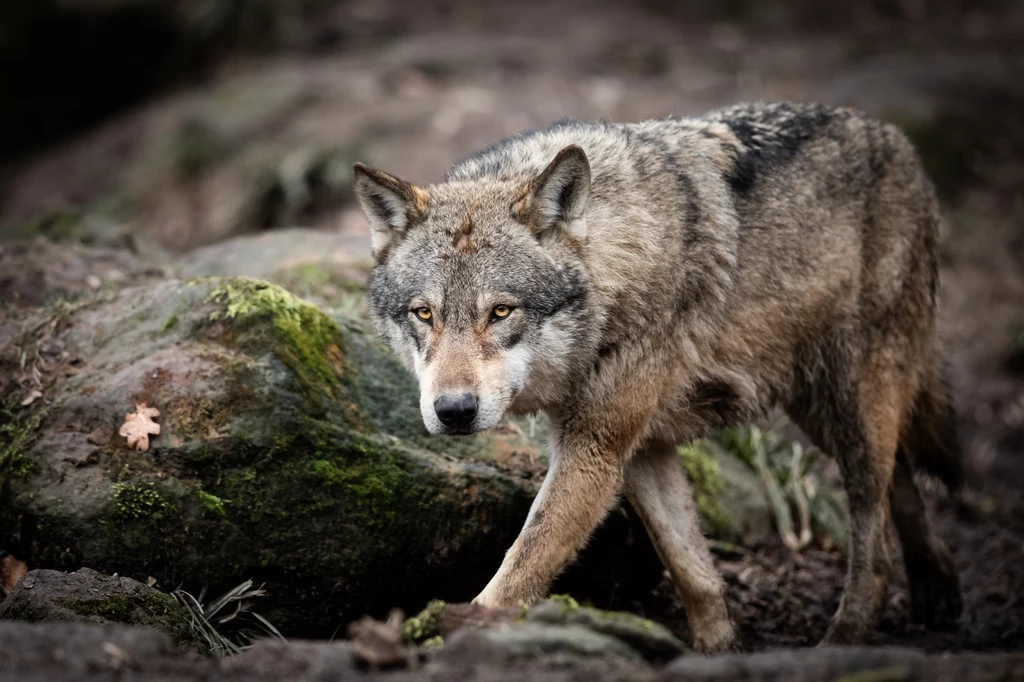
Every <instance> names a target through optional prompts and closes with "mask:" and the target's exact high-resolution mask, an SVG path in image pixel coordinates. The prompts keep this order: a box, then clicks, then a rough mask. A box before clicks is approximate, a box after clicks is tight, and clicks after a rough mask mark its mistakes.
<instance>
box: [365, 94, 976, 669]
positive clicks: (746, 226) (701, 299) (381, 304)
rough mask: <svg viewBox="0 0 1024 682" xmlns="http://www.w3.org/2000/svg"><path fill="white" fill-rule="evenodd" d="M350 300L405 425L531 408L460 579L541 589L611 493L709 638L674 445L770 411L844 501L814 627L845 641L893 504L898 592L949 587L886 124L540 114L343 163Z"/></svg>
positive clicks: (771, 117)
mask: <svg viewBox="0 0 1024 682" xmlns="http://www.w3.org/2000/svg"><path fill="white" fill-rule="evenodd" d="M354 189H355V192H356V196H357V197H358V200H359V202H360V204H361V206H362V208H363V210H364V211H365V213H366V216H367V218H368V220H369V223H370V227H371V230H372V248H373V253H374V257H375V261H376V265H375V268H374V270H373V272H372V275H371V278H370V285H369V309H370V313H371V316H372V318H373V320H374V323H375V326H376V328H377V329H378V331H379V333H380V334H381V336H382V337H383V338H384V339H386V341H387V342H388V343H389V344H390V345H391V347H392V348H393V349H394V350H395V352H396V353H397V354H398V356H399V357H400V358H401V359H402V360H403V361H404V363H405V364H406V365H407V366H408V367H409V368H410V369H411V370H412V371H413V372H415V374H416V376H417V377H418V378H419V384H420V407H421V411H422V414H423V420H424V422H425V424H426V427H427V428H428V429H429V430H430V431H431V432H432V433H436V434H466V433H471V432H475V431H480V430H483V429H488V428H491V427H494V426H496V425H497V424H498V423H499V422H500V420H501V419H502V417H503V415H504V414H506V413H529V412H533V411H543V412H544V413H546V414H547V415H548V416H549V417H550V419H551V423H552V429H553V434H554V435H553V438H552V441H553V442H552V450H553V453H552V459H551V466H550V469H549V471H548V473H547V476H546V478H545V480H544V483H543V485H542V486H541V489H540V492H539V494H538V495H537V498H536V500H535V501H534V503H533V506H532V508H531V510H530V512H529V515H528V517H527V519H526V522H525V525H524V526H523V528H522V531H521V533H520V535H519V537H518V539H517V540H516V541H515V543H514V544H513V545H512V547H511V548H510V549H509V551H508V553H507V555H506V556H505V558H504V561H503V562H502V564H501V567H500V568H499V569H498V571H497V573H496V574H495V576H494V578H493V579H492V580H491V581H490V583H488V584H487V586H486V587H485V588H484V589H483V591H482V592H480V594H479V596H477V597H476V599H475V601H476V602H477V603H479V604H483V605H487V606H492V607H498V606H505V605H512V604H516V603H518V602H520V601H524V602H527V603H530V602H533V601H535V600H537V599H539V598H541V597H543V596H544V595H545V594H546V592H547V590H548V589H549V587H550V584H551V582H552V580H553V579H554V578H555V577H556V575H557V574H558V573H559V572H560V571H561V570H562V569H563V567H565V566H566V564H567V563H569V562H570V561H572V560H573V559H574V558H575V556H576V555H577V552H578V551H579V550H580V549H581V548H582V547H583V545H584V544H585V543H586V542H587V540H588V538H589V536H590V534H591V532H592V531H593V530H594V528H595V527H596V526H597V525H598V524H599V523H600V522H601V520H602V518H603V517H604V515H605V514H606V513H607V512H608V510H609V508H611V507H612V506H613V505H614V504H615V501H616V499H617V496H618V495H619V494H620V493H625V495H626V497H627V498H628V500H629V501H630V503H631V505H632V506H633V507H634V508H635V509H636V511H637V512H638V514H639V515H640V517H641V518H642V519H643V521H644V523H645V525H646V528H647V530H648V532H649V534H650V536H651V539H652V540H653V542H654V545H655V547H656V548H657V550H658V552H659V554H660V556H661V558H662V560H663V562H664V563H665V565H666V567H667V568H668V570H669V572H670V573H671V576H672V578H673V580H674V582H675V584H676V586H677V588H678V590H679V592H680V595H681V597H682V601H683V604H684V606H685V607H686V611H687V618H688V620H689V623H690V626H691V631H692V633H693V638H694V643H695V646H696V647H697V648H699V649H701V650H704V651H716V650H721V649H725V648H728V647H730V646H731V645H732V643H733V640H734V630H733V625H732V623H731V620H730V616H729V612H728V609H727V605H726V601H725V599H724V584H723V581H722V579H721V577H720V576H719V575H718V573H717V572H716V570H715V568H714V565H713V563H712V559H711V556H710V554H709V551H708V548H707V544H706V542H705V540H704V538H703V537H702V536H701V533H700V531H699V529H698V525H697V519H696V515H695V511H694V504H693V501H692V499H691V493H690V490H689V485H688V482H687V480H686V477H685V473H684V471H683V469H682V468H681V463H680V461H679V458H678V456H677V453H676V446H677V444H679V443H684V442H687V441H690V440H692V439H694V438H696V437H699V436H702V435H704V434H705V433H707V432H708V431H709V430H711V429H714V428H716V427H721V426H723V425H729V424H736V423H740V422H745V421H748V420H752V419H755V418H758V417H761V416H763V415H764V414H766V412H767V411H768V410H770V409H772V408H774V407H781V408H783V409H784V410H785V411H786V412H787V413H788V414H789V415H790V416H791V417H792V419H793V420H794V421H795V422H796V423H797V424H798V425H799V426H800V427H801V428H802V429H803V430H804V431H805V432H806V433H807V434H808V436H809V437H810V438H811V439H812V440H813V441H814V442H815V443H816V444H817V445H818V446H819V447H820V448H821V449H822V450H823V451H824V452H827V453H830V454H831V455H833V456H834V457H835V458H836V459H837V461H838V464H839V467H840V470H841V473H842V475H843V479H844V485H845V488H846V491H847V494H848V501H849V513H850V523H851V542H850V547H849V565H848V573H847V577H846V583H845V586H844V593H843V597H842V600H841V603H840V605H839V608H838V610H837V612H836V614H835V616H834V618H833V620H832V622H831V625H830V627H829V630H828V633H827V635H826V637H825V641H826V642H828V643H852V642H859V641H862V640H864V639H865V638H866V637H867V636H869V635H870V633H871V631H872V630H873V628H874V622H875V617H876V612H877V611H878V609H879V606H880V604H881V603H882V600H883V599H884V596H885V593H886V589H887V586H888V581H889V574H890V569H891V559H890V551H891V550H890V528H895V530H896V534H897V535H898V537H899V539H900V541H901V543H902V546H903V554H904V557H905V566H906V570H907V573H908V576H909V579H910V587H911V595H912V606H913V611H914V614H915V615H916V616H917V617H919V618H920V619H921V620H924V621H925V622H927V623H929V624H932V625H941V624H944V623H948V622H949V621H955V620H956V618H957V617H958V616H959V614H960V611H961V600H960V591H959V584H958V579H957V574H956V572H955V570H954V568H953V565H952V562H951V560H950V557H949V554H948V552H947V550H946V548H945V547H944V546H943V544H942V542H941V541H940V540H939V538H938V537H937V536H936V535H935V534H934V533H933V532H932V530H931V528H930V526H929V523H928V520H927V518H926V517H925V514H924V509H923V505H922V502H921V497H920V494H919V492H918V489H917V488H916V487H915V482H914V473H915V470H916V471H921V472H924V473H930V474H933V475H935V476H937V477H938V478H939V479H941V480H942V481H944V482H945V483H946V484H947V486H948V487H949V488H951V489H953V490H956V489H957V488H958V487H959V486H960V485H961V482H962V480H963V468H962V464H961V460H960V458H959V452H958V449H957V446H956V438H955V434H954V432H953V411H952V406H951V401H950V397H949V392H948V390H947V387H946V384H945V382H944V369H943V367H944V362H943V358H942V353H941V349H940V348H939V344H938V341H937V339H936V329H935V314H936V286H937V277H938V275H937V248H936V242H937V238H938V226H939V210H938V207H937V202H936V198H935V193H934V191H933V188H932V185H931V183H930V182H929V180H928V178H927V176H926V174H925V172H924V171H923V169H922V166H921V163H920V162H919V159H918V157H917V155H916V153H915V151H914V149H913V147H912V146H911V144H910V143H909V141H908V140H907V138H906V137H905V136H904V135H903V134H902V133H901V132H900V131H899V130H898V129H897V128H896V127H894V126H892V125H889V124H886V123H883V122H880V121H877V120H873V119H871V118H869V117H867V116H865V115H863V114H861V113H859V112H857V111H854V110H851V109H845V108H830V107H826V106H821V105H811V104H790V103H773V104H744V105H738V106H733V107H729V108H724V109H721V110H717V111H713V112H711V113H710V114H708V115H707V116H705V117H703V118H692V119H691V118H668V119H664V120H652V121H645V122H640V123H631V124H616V123H588V122H579V121H563V122H560V123H557V124H554V125H552V126H551V127H549V128H547V129H544V130H539V131H534V132H530V133H526V134H523V135H520V136H517V137H513V138H510V139H507V140H504V141H502V142H499V143H498V144H496V145H494V146H493V147H491V148H489V149H486V150H483V151H481V152H479V153H477V154H474V155H473V156H470V157H469V158H467V159H465V160H463V161H461V162H459V163H457V164H456V165H455V166H454V167H453V168H452V169H451V170H450V171H449V172H448V174H447V175H446V177H445V178H444V180H443V181H442V182H440V183H437V184H434V185H430V186H427V187H418V186H415V185H412V184H410V183H408V182H406V181H403V180H400V179H398V178H397V177H395V176H393V175H390V174H388V173H384V172H382V171H379V170H373V169H370V168H368V167H366V166H364V165H362V164H357V165H356V167H355V179H354Z"/></svg>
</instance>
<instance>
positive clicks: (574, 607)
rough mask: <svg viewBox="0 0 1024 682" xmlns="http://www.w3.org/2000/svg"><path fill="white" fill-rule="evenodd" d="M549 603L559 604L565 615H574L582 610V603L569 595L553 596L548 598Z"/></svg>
mask: <svg viewBox="0 0 1024 682" xmlns="http://www.w3.org/2000/svg"><path fill="white" fill-rule="evenodd" d="M548 601H553V602H555V603H556V604H559V605H560V606H561V607H562V610H563V611H564V612H565V613H572V612H573V611H578V610H579V608H580V603H579V602H578V601H576V600H575V599H573V598H572V597H570V596H569V595H567V594H553V595H551V596H550V597H548Z"/></svg>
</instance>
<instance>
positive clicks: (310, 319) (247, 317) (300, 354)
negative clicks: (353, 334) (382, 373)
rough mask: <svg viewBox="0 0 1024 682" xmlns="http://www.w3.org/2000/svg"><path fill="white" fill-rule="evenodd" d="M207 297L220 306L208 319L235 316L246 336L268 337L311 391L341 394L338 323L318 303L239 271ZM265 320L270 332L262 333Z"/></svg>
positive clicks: (316, 394)
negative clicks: (304, 299)
mask: <svg viewBox="0 0 1024 682" xmlns="http://www.w3.org/2000/svg"><path fill="white" fill-rule="evenodd" d="M208 301H210V302H214V303H217V304H219V305H221V306H223V308H222V309H221V310H219V311H216V312H214V313H212V314H211V319H212V320H218V319H224V320H229V321H232V322H234V323H235V324H236V325H237V327H238V329H239V331H240V333H242V334H243V335H245V334H248V335H249V336H250V339H249V340H250V341H263V340H266V341H269V342H270V345H271V350H272V351H273V352H274V354H275V355H276V356H277V357H278V358H279V359H280V360H281V361H282V362H284V363H285V364H286V365H287V366H288V367H289V368H290V369H291V370H292V371H293V372H294V373H295V374H296V376H297V377H298V378H299V380H300V381H301V382H302V383H303V384H304V385H305V386H306V387H307V389H308V395H309V397H311V398H313V399H314V400H319V398H320V395H321V394H322V393H324V392H326V393H327V394H329V395H331V396H334V397H339V395H340V392H339V390H338V389H339V386H340V383H339V377H340V375H341V373H342V357H341V351H340V349H339V347H338V343H339V340H340V338H339V337H340V331H339V329H338V327H337V326H336V325H335V324H334V322H332V321H331V319H330V318H328V317H327V316H326V315H324V313H323V312H322V311H321V310H320V309H319V308H317V307H316V306H314V305H312V304H310V303H307V302H305V301H303V300H301V299H299V298H298V297H296V296H294V295H293V294H290V293H289V292H287V291H285V290H284V289H282V288H281V287H279V286H276V285H273V284H270V283H269V282H264V281H262V280H257V279H250V278H246V277H238V278H234V279H231V280H227V281H226V282H224V285H223V286H222V287H220V288H218V289H215V290H214V291H212V292H211V293H210V295H209V297H208ZM265 320H269V322H270V326H269V330H270V338H269V339H264V338H262V337H261V338H251V337H260V335H261V332H263V331H264V330H265V329H266V326H265V325H257V324H255V323H256V322H258V321H265Z"/></svg>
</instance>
